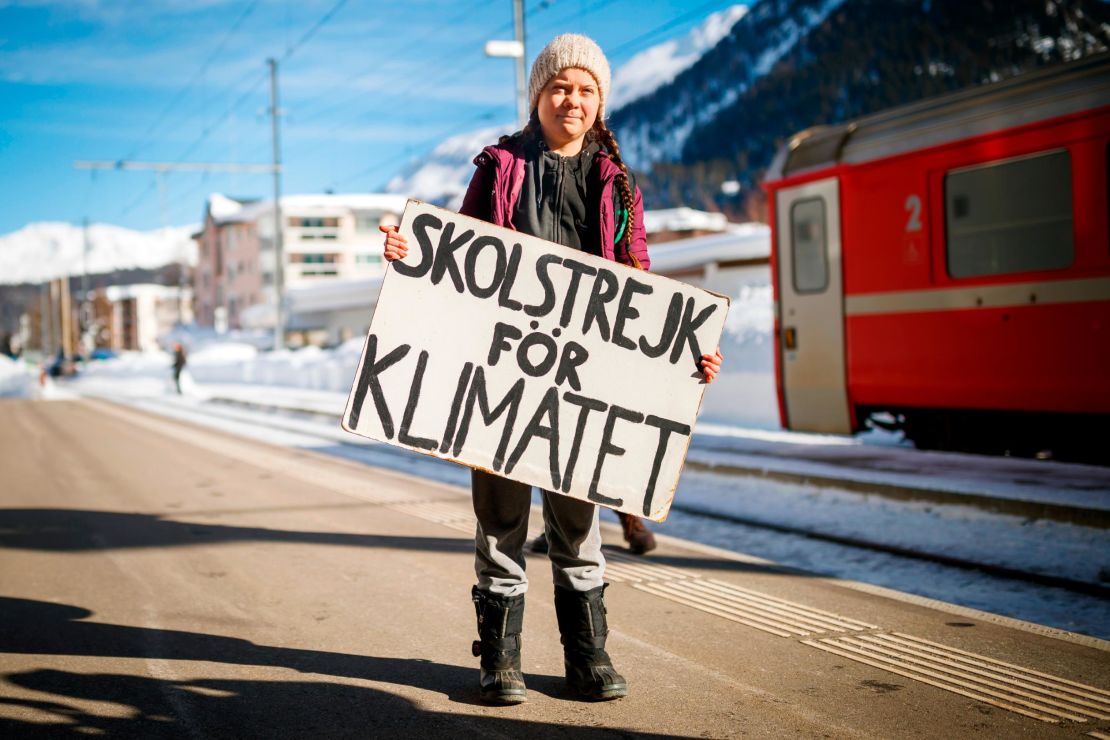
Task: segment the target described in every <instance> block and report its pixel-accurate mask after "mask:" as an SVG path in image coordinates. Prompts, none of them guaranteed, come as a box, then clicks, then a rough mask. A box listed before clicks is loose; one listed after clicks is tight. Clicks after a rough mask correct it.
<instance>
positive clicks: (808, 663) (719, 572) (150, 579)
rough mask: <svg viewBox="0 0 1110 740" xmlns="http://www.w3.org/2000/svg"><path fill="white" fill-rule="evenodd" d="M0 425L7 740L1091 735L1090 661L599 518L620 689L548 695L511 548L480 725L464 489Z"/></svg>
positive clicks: (1098, 725)
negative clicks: (107, 739) (505, 669)
mask: <svg viewBox="0 0 1110 740" xmlns="http://www.w3.org/2000/svg"><path fill="white" fill-rule="evenodd" d="M2 412H3V414H4V416H5V418H6V419H7V422H6V423H5V424H3V425H0V449H3V450H4V451H5V454H4V457H5V463H6V465H5V467H6V471H5V485H4V486H0V548H2V549H3V553H4V567H3V568H0V601H2V602H3V606H2V610H3V614H4V619H3V620H0V687H2V688H0V696H2V697H3V698H2V700H0V733H3V735H4V736H5V737H39V736H41V737H74V736H89V735H108V736H113V735H118V736H137V737H267V738H273V737H304V736H313V737H370V736H373V737H378V736H386V737H389V736H414V735H420V734H424V735H428V736H440V735H452V736H457V735H463V734H465V735H473V736H479V737H518V736H529V737H586V738H595V737H596V738H601V737H639V736H643V737H742V736H744V737H753V736H754V737H783V736H797V737H881V738H897V737H937V738H941V737H943V738H950V737H1037V738H1040V737H1044V738H1050V737H1095V738H1110V659H1108V658H1110V643H1107V642H1105V641H1101V640H1097V639H1094V638H1090V637H1084V636H1081V635H1076V634H1073V633H1068V632H1062V631H1059V630H1053V629H1049V628H1044V627H1039V626H1037V625H1032V624H1028V623H1022V622H1018V621H1015V620H1011V619H1006V618H1003V617H998V616H994V615H991V614H987V613H984V612H979V611H974V610H970V609H966V608H961V607H955V606H952V605H948V604H944V603H941V602H936V601H930V600H927V599H922V598H919V597H914V596H909V595H905V594H901V593H898V592H894V591H890V590H886V589H881V588H877V587H873V586H868V585H864V584H859V583H854V582H850V581H843V580H837V579H831V578H825V577H818V576H815V575H813V574H810V573H807V572H804V571H799V570H792V569H787V568H783V567H779V566H777V565H775V564H773V563H769V562H767V561H762V560H758V559H755V558H750V557H745V556H742V555H738V554H736V553H731V552H725V551H722V550H718V549H715V548H711V547H707V546H704V545H700V544H695V543H691V542H687V541H683V540H680V539H677V538H672V537H667V536H663V535H660V536H659V541H660V545H659V548H658V550H656V551H655V552H653V553H651V554H650V555H649V556H646V557H640V556H635V555H631V554H630V553H628V552H627V551H626V550H625V549H624V548H623V547H622V543H621V540H620V533H619V530H618V529H617V528H615V527H611V526H609V525H605V527H604V535H605V538H606V541H607V543H608V547H607V556H608V560H609V567H608V580H609V581H610V582H611V583H612V586H611V588H610V589H609V590H608V592H607V601H608V606H609V617H610V626H611V628H612V635H611V638H610V642H609V647H610V652H611V653H612V655H613V657H614V660H615V662H616V664H617V666H618V667H619V668H620V670H621V671H622V672H623V673H624V674H625V675H626V677H627V678H628V680H629V683H630V695H629V696H628V697H627V698H625V699H622V700H620V701H615V702H605V703H583V702H580V701H576V700H575V699H573V698H572V697H571V696H570V695H569V694H568V692H567V691H566V689H565V688H564V686H563V679H562V660H561V648H560V645H559V640H558V632H557V628H556V624H555V615H554V608H553V606H552V603H551V589H552V586H551V578H550V572H549V569H548V568H547V567H546V563H545V562H544V558H543V557H542V556H537V555H529V556H528V566H529V568H528V572H529V576H530V578H532V584H531V590H530V592H529V596H528V599H527V608H526V614H525V632H524V657H523V663H524V672H525V677H526V680H527V682H528V686H529V690H530V700H529V701H528V702H527V703H525V704H523V705H519V706H513V707H489V706H485V705H483V704H481V703H479V702H478V701H477V691H476V682H477V661H476V659H475V658H473V657H471V655H470V642H471V640H472V639H473V638H474V635H475V626H474V613H473V607H472V605H471V603H470V600H469V589H470V585H471V583H472V581H473V571H472V558H473V544H472V539H473V528H474V521H473V514H472V512H471V510H470V503H469V496H468V495H467V492H466V491H465V490H464V489H461V488H459V487H457V486H450V485H445V484H441V483H435V482H429V481H428V480H425V479H420V478H414V477H410V476H406V475H404V474H402V473H399V472H396V471H384V470H380V469H375V468H369V467H367V466H364V465H360V464H356V463H352V462H349V461H345V460H342V459H337V458H336V457H334V456H330V455H326V454H321V453H318V452H312V451H308V450H303V449H302V450H290V449H286V448H281V447H277V446H273V445H269V444H264V443H260V442H256V441H252V440H247V439H244V438H241V437H236V436H232V435H229V434H225V433H222V432H218V431H213V430H211V429H204V428H201V427H197V426H193V425H191V424H187V423H182V422H180V421H176V420H172V419H166V418H159V417H155V416H152V415H149V414H146V413H143V412H140V411H137V410H135V409H133V408H127V407H124V406H120V405H116V404H112V403H108V402H105V401H97V400H75V401H60V402H55V403H35V402H29V401H8V402H4V403H3V406H2ZM539 521H540V519H539V516H538V513H537V515H536V516H535V517H533V523H534V525H538V523H539Z"/></svg>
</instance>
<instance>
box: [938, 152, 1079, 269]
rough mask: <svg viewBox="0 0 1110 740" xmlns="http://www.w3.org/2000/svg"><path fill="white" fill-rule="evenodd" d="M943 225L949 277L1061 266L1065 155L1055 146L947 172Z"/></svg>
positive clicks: (1067, 189) (1065, 252)
mask: <svg viewBox="0 0 1110 740" xmlns="http://www.w3.org/2000/svg"><path fill="white" fill-rule="evenodd" d="M944 224H945V230H946V232H947V237H948V246H947V252H948V274H949V275H951V276H952V277H954V278H966V277H977V276H979V275H1004V274H1007V273H1013V272H1028V271H1033V270H1059V269H1062V268H1065V267H1069V266H1070V265H1071V264H1072V261H1073V259H1074V256H1075V245H1074V235H1073V228H1072V194H1071V157H1070V156H1069V155H1068V152H1067V151H1066V150H1065V151H1055V152H1048V153H1046V154H1038V155H1034V156H1031V157H1022V158H1020V159H1011V160H1008V161H1003V162H992V163H991V164H987V165H981V166H976V167H967V168H964V169H960V170H953V171H951V172H949V173H947V174H946V175H945V176H944Z"/></svg>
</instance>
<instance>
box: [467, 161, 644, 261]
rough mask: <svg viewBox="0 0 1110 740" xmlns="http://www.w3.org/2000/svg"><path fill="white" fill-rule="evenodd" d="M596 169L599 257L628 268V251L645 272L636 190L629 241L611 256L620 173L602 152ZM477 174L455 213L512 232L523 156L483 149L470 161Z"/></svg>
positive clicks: (640, 199)
mask: <svg viewBox="0 0 1110 740" xmlns="http://www.w3.org/2000/svg"><path fill="white" fill-rule="evenodd" d="M596 157H597V166H598V167H599V168H600V176H601V218H600V219H599V221H598V222H599V223H600V224H601V256H602V257H604V258H605V259H608V260H613V261H615V262H621V263H623V264H626V265H631V264H632V260H631V259H630V258H629V256H628V253H627V250H629V249H630V250H631V251H632V253H633V254H634V255H636V258H637V259H638V260H639V261H640V267H642V268H643V269H645V270H647V269H648V268H650V267H651V260H650V259H649V258H648V250H647V232H646V231H645V230H644V201H643V197H642V196H641V195H640V189H639V188H636V189H635V192H634V193H633V194H632V197H633V208H632V211H633V213H632V224H631V228H632V240H631V244H630V245H628V244H627V243H626V242H624V241H623V240H622V241H621V244H620V246H619V253H615V251H616V250H615V249H614V246H613V237H614V236H616V224H615V223H614V218H613V217H614V213H613V187H614V185H613V180H614V178H615V177H616V176H617V174H618V173H619V172H620V168H619V167H617V165H616V164H614V163H613V160H611V159H610V158H609V155H608V154H607V153H606V152H605V150H604V149H603V150H602V151H600V152H598V153H597V155H596ZM474 164H475V165H476V166H477V168H478V169H477V170H476V171H475V172H474V177H472V178H471V180H470V187H468V188H467V189H466V197H465V198H464V199H463V204H462V208H460V209H459V212H460V213H462V214H463V215H464V216H473V217H474V218H480V219H482V220H483V221H489V222H490V223H492V224H495V225H497V226H503V227H505V228H507V229H512V228H513V211H514V209H515V208H516V204H517V201H518V200H519V199H520V190H521V187H522V186H523V185H524V155H523V152H521V151H520V150H519V149H518V148H517V147H514V146H513V145H512V144H511V143H510V144H506V145H502V144H494V145H493V146H487V147H486V148H485V149H483V150H482V152H481V153H480V154H479V155H478V156H477V157H475V158H474Z"/></svg>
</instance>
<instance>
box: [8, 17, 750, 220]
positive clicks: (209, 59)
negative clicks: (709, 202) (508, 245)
mask: <svg viewBox="0 0 1110 740" xmlns="http://www.w3.org/2000/svg"><path fill="white" fill-rule="evenodd" d="M730 4H732V3H730V2H729V1H728V0H719V1H717V2H698V1H697V0H690V1H688V2H680V1H679V0H639V1H638V0H526V3H525V7H526V9H527V10H526V21H527V32H528V33H527V41H528V55H529V57H530V58H531V57H532V56H534V55H535V53H537V52H538V51H539V50H540V48H542V46H543V44H544V43H546V42H547V41H548V40H550V39H551V38H552V37H553V36H555V35H557V34H559V33H564V32H568V31H573V32H579V33H586V34H588V35H590V36H592V37H594V38H595V39H597V41H598V42H599V43H600V44H601V46H602V48H603V49H605V50H606V52H607V53H608V54H609V56H610V62H611V63H612V65H613V66H614V67H617V66H619V65H620V63H621V62H622V61H624V60H627V59H628V58H629V57H631V56H632V55H634V54H635V53H636V52H638V51H641V50H643V49H644V48H647V47H648V46H651V45H653V44H656V43H659V42H661V41H664V40H666V39H668V38H671V37H675V36H679V35H681V34H683V33H684V32H686V31H688V30H689V29H690V28H691V27H692V26H694V25H696V24H697V23H699V22H700V21H701V20H702V19H704V17H705V16H707V15H708V14H710V13H712V12H713V11H716V10H720V9H722V8H725V7H727V6H729V5H730ZM321 21H322V24H321ZM318 24H320V25H318ZM314 27H315V28H316V30H315V31H312V29H313V28H314ZM306 35H307V38H305V37H306ZM493 38H506V39H507V38H512V3H511V2H510V0H478V1H475V0H456V1H455V2H448V1H446V0H404V2H384V1H382V0H345V1H344V0H57V1H55V2H51V1H50V0H0V234H4V233H8V232H11V231H15V230H16V229H19V228H20V227H22V226H23V225H24V224H26V223H29V222H33V221H69V222H73V223H79V222H80V221H81V219H82V218H84V217H88V218H89V219H90V221H92V222H103V223H114V224H119V225H122V226H127V227H130V228H136V229H151V228H157V227H158V226H159V225H160V224H161V211H160V198H159V191H158V188H157V186H156V183H155V177H154V175H153V173H148V172H119V171H100V172H97V173H95V174H93V173H91V172H90V171H88V170H76V169H74V167H73V162H74V160H120V159H133V160H144V161H170V162H177V161H191V162H213V161H224V162H226V161H235V162H268V161H269V158H270V124H269V120H268V118H267V117H266V110H267V107H268V105H269V99H268V94H269V80H268V76H267V67H266V59H267V58H269V57H275V58H279V59H281V58H283V57H285V59H284V61H282V63H281V65H280V70H281V77H280V81H281V108H282V109H284V110H285V111H286V116H285V118H284V120H283V123H282V139H283V141H282V144H283V146H282V151H283V158H284V162H285V174H284V176H283V184H284V187H283V190H284V192H286V193H309V192H323V191H324V190H325V189H333V190H334V191H335V192H371V191H377V190H380V189H381V188H382V187H383V186H384V184H385V183H386V182H387V181H388V180H389V178H390V177H391V176H393V175H394V174H395V173H396V172H397V171H398V170H399V169H400V168H401V167H402V166H403V165H404V164H405V163H406V162H407V161H408V160H410V159H411V158H413V157H416V156H418V155H420V154H422V153H424V152H426V151H428V150H429V149H431V148H432V147H433V146H434V145H435V144H436V143H438V142H439V141H441V140H442V139H444V138H446V137H447V136H449V135H451V134H454V133H461V132H463V131H467V130H472V129H477V128H482V127H484V126H491V125H497V124H501V123H505V122H509V121H511V120H513V117H514V94H515V87H514V85H515V83H514V77H513V62H512V61H511V60H509V59H496V58H486V57H485V56H484V54H483V51H482V47H483V44H484V43H485V41H487V40H489V39H493ZM302 39H304V40H303V42H301V41H302ZM299 42H301V43H299ZM529 61H531V59H529ZM213 191H215V192H224V193H227V194H230V195H243V196H266V195H268V194H269V193H271V184H270V178H269V176H268V175H252V174H236V175H228V174H207V175H204V174H194V173H177V174H171V175H168V176H166V179H165V203H166V221H167V223H168V224H170V225H176V224H185V223H194V222H197V221H199V219H200V216H201V213H202V211H203V207H204V199H205V196H206V195H207V194H208V193H209V192H213Z"/></svg>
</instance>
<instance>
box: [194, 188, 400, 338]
mask: <svg viewBox="0 0 1110 740" xmlns="http://www.w3.org/2000/svg"><path fill="white" fill-rule="evenodd" d="M405 203H406V198H405V197H403V196H400V195H385V194H347V195H332V194H321V195H289V196H284V197H283V198H282V199H281V224H282V246H283V253H284V255H285V260H284V262H285V270H284V277H285V286H286V288H298V287H305V286H311V285H318V284H321V283H325V282H326V281H330V280H351V279H355V280H357V279H366V278H373V277H377V276H380V275H381V274H383V272H384V269H385V267H384V262H383V259H382V244H383V237H382V234H381V232H380V231H378V227H379V226H380V225H383V224H386V225H388V224H396V223H398V222H399V221H400V218H401V214H402V212H403V211H404V208H405ZM194 238H195V239H196V240H197V243H198V246H199V249H198V258H197V270H196V277H195V284H196V296H197V307H196V313H197V320H198V323H200V325H202V326H210V327H216V328H220V329H223V328H225V327H226V328H231V329H238V328H242V326H243V322H242V314H243V312H244V311H245V310H247V309H249V308H251V307H252V306H259V305H265V304H269V305H270V306H272V305H274V303H275V301H276V292H275V278H274V272H275V271H274V266H275V262H274V211H273V201H272V200H242V199H235V198H229V197H227V196H224V195H221V194H219V193H213V194H212V195H210V196H209V198H208V201H207V203H206V208H205V214H204V227H203V229H202V230H201V231H200V232H198V233H197V234H195V235H194ZM255 313H256V314H257V313H258V312H257V311H255Z"/></svg>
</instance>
